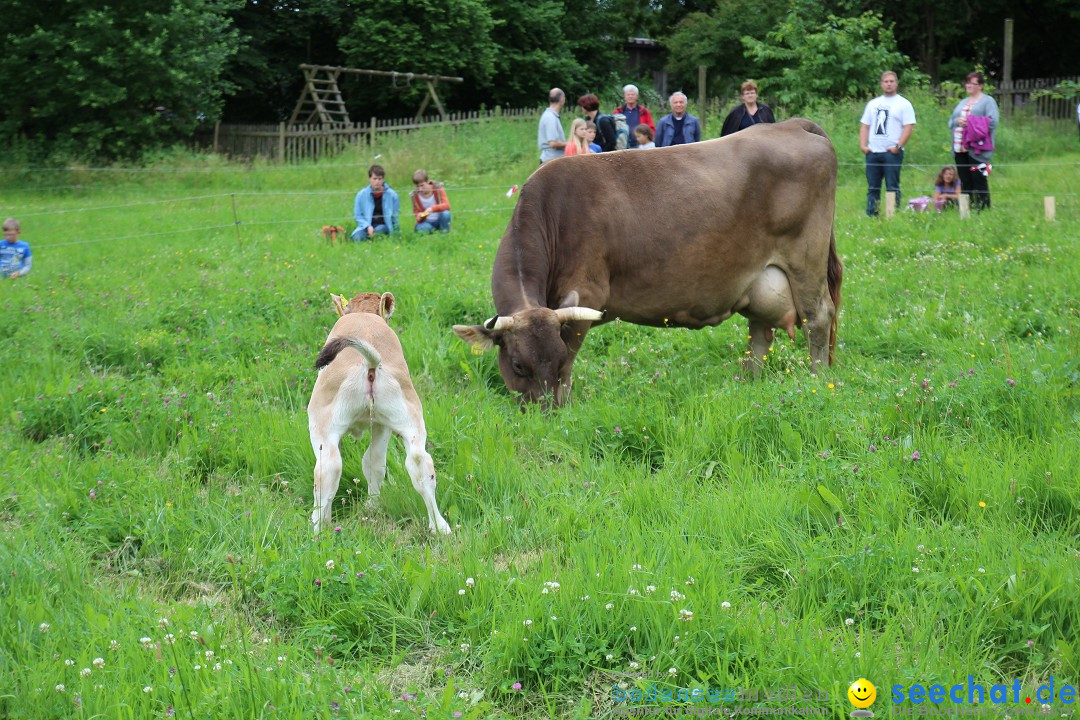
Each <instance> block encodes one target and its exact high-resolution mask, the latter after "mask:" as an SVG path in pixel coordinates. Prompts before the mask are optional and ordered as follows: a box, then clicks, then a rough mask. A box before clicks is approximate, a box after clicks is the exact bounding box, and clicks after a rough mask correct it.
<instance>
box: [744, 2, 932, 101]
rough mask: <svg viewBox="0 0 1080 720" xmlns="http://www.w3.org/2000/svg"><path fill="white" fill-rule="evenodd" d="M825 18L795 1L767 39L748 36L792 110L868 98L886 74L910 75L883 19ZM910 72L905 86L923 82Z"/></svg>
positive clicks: (772, 86) (769, 81) (769, 80)
mask: <svg viewBox="0 0 1080 720" xmlns="http://www.w3.org/2000/svg"><path fill="white" fill-rule="evenodd" d="M818 15H819V6H817V5H816V4H814V3H812V2H810V1H809V0H795V1H794V2H793V3H792V5H791V7H790V9H789V11H788V14H787V16H786V17H785V18H784V19H783V20H782V21H781V23H780V24H779V26H778V27H777V28H776V29H775V30H773V31H771V32H769V33H768V34H767V35H766V39H765V40H758V39H756V38H753V37H749V36H748V37H744V38H743V44H744V46H745V47H746V53H747V55H749V56H750V57H751V58H753V59H754V60H756V61H758V62H760V63H761V64H762V67H763V69H764V71H765V73H766V76H765V77H763V78H762V82H763V84H765V85H767V86H768V87H769V92H770V95H771V96H772V97H775V98H777V99H778V100H779V102H780V103H781V104H783V105H785V106H787V107H788V108H790V109H794V110H799V109H802V108H805V107H806V106H807V105H809V104H810V102H811V101H812V100H813V99H816V98H823V99H833V100H838V99H843V98H852V97H861V96H865V95H866V93H867V90H868V89H872V88H875V87H877V84H878V81H879V79H880V76H881V73H882V72H883V71H884V70H894V71H896V72H898V73H901V72H903V71H904V69H905V68H907V67H908V66H909V64H910V61H909V60H908V58H907V56H905V55H904V54H903V53H901V52H900V51H899V50H897V48H896V40H895V38H894V37H893V33H892V29H891V28H890V27H889V26H887V25H885V23H884V22H883V21H882V19H881V16H880V15H878V14H876V13H872V12H865V13H863V14H862V15H859V16H857V17H837V16H836V15H833V14H831V13H830V14H827V15H825V17H824V18H820V19H819V17H817V16H818ZM921 78H922V76H921V75H920V74H918V71H914V70H912V71H909V72H908V73H907V74H906V77H905V80H904V82H905V84H907V85H913V84H916V83H917V82H919V81H920V80H921Z"/></svg>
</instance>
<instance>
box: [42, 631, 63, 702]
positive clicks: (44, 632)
mask: <svg viewBox="0 0 1080 720" xmlns="http://www.w3.org/2000/svg"><path fill="white" fill-rule="evenodd" d="M38 630H40V631H41V632H43V633H47V632H49V623H41V625H39V626H38ZM61 687H63V686H61Z"/></svg>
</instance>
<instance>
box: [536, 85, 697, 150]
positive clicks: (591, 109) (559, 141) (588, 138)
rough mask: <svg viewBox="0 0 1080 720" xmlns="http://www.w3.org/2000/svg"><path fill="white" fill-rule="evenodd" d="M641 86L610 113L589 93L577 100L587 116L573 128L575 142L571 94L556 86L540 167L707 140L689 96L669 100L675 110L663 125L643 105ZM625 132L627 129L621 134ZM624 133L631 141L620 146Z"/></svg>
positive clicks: (629, 88)
mask: <svg viewBox="0 0 1080 720" xmlns="http://www.w3.org/2000/svg"><path fill="white" fill-rule="evenodd" d="M639 97H640V93H639V91H638V88H637V86H636V85H626V86H625V87H623V103H622V104H621V105H618V106H616V107H615V109H614V110H613V111H612V113H611V114H610V115H605V114H602V113H601V112H600V99H599V98H597V97H596V95H594V94H592V93H589V94H588V95H582V96H581V97H579V98H578V100H577V105H578V107H580V108H581V111H582V112H583V113H584V114H585V117H584V118H575V119H574V121H573V122H572V123H571V124H570V139H569V140H568V139H567V138H566V135H565V134H564V132H563V126H562V119H561V113H562V111H563V108H564V107H565V105H566V93H565V92H563V91H562V90H560V89H559V88H552V89H551V91H550V92H549V93H548V107H547V110H545V111H544V114H543V115H541V116H540V124H539V127H538V128H537V132H536V144H537V145H538V146H539V148H540V164H541V165H543V164H544V163H546V162H548V161H549V160H554V159H555V158H557V157H563V156H567V155H584V154H587V153H597V152H611V151H612V150H621V149H624V148H627V149H640V150H645V149H648V148H653V147H670V146H672V145H685V144H688V143H695V142H699V141H700V140H701V122H700V121H699V120H698V119H697V118H696V117H694V116H693V115H691V114H690V113H688V112H687V111H686V105H687V98H686V95H685V94H684V93H682V92H675V93H672V95H671V97H670V98H669V99H668V103H669V104H670V106H671V112H670V113H668V114H667V115H664V116H663V117H662V118H660V120H659V121H658V122H654V121H653V117H652V113H651V112H649V108H647V107H645V106H644V105H642V104H640V103H639V102H638V98H639ZM620 128H622V129H621V130H620ZM620 134H623V135H624V136H625V137H624V139H623V140H622V141H621V142H620V137H619V136H620Z"/></svg>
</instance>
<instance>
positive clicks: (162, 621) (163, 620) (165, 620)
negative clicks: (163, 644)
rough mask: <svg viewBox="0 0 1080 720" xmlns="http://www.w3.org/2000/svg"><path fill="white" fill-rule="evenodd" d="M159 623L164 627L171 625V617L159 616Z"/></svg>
mask: <svg viewBox="0 0 1080 720" xmlns="http://www.w3.org/2000/svg"><path fill="white" fill-rule="evenodd" d="M158 625H160V626H161V627H163V628H167V627H169V618H159V619H158Z"/></svg>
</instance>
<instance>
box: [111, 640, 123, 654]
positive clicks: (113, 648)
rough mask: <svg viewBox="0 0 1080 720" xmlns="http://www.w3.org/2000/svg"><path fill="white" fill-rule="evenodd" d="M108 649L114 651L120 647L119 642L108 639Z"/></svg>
mask: <svg viewBox="0 0 1080 720" xmlns="http://www.w3.org/2000/svg"><path fill="white" fill-rule="evenodd" d="M109 649H110V650H112V651H113V652H116V651H117V650H119V649H120V643H118V642H116V641H115V640H110V641H109Z"/></svg>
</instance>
